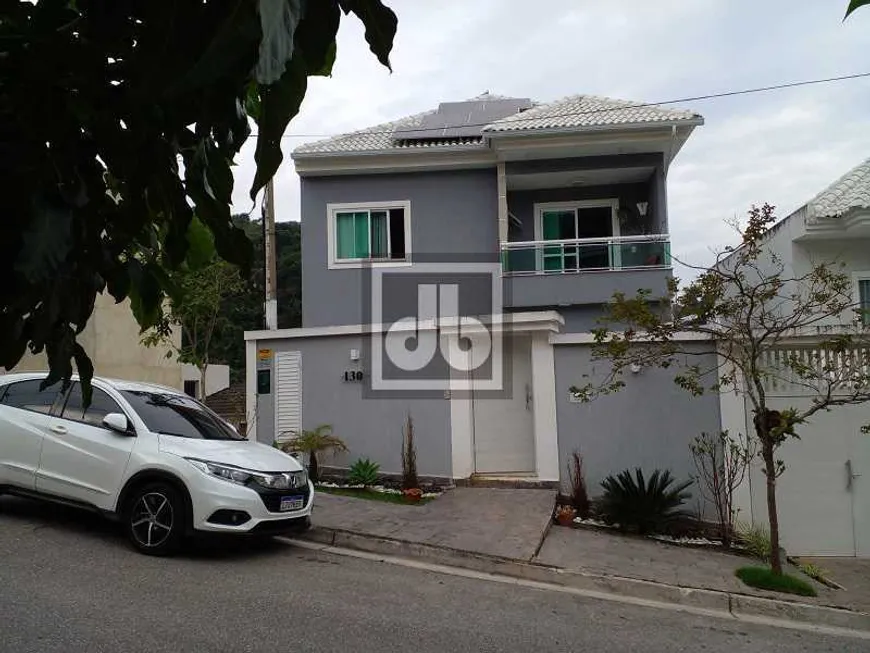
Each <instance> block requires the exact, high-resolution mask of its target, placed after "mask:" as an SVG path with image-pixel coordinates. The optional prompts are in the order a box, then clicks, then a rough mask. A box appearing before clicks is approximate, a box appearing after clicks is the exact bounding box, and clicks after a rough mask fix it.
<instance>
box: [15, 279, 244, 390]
mask: <svg viewBox="0 0 870 653" xmlns="http://www.w3.org/2000/svg"><path fill="white" fill-rule="evenodd" d="M141 338H142V336H141V334H140V331H139V325H138V324H137V322H136V319H135V318H134V317H133V312H132V311H131V309H130V302H129V300H127V301H123V302H121V303H120V304H118V303H116V302H115V300H114V299H113V298H112V296H111V295H108V294H99V295H97V300H96V303H95V305H94V312H93V314H92V315H91V318H90V320H88V324H87V326H86V327H85V329H84V331H83V332H82V333H81V334H80V335H79V337H78V341H79V342H80V343H81V345H82V347H84V348H85V351H86V352H88V355H89V356H90V357H91V361H92V362H93V364H94V371H95V373H96V374H97V375H98V376H103V377H108V378H115V379H129V380H133V381H147V382H151V383H158V384H160V385H166V386H170V387H172V388H177V389H179V390H182V389H183V390H184V391H185V392H186V393H187V394H189V395H191V396H197V393H198V389H199V371H198V370H197V369H196V367H194V366H193V365H182V364H180V363H178V361H176V360H175V356H174V354H173V346H174V345H177V344H178V339H179V338H180V335H179V334H178V333H176V334H173V340H174V341H175V342H174V345H173V346H170V345H168V344H165V343H161V344H159V345H156V346H154V347H146V346H144V345H143V344H142V342H141ZM47 369H48V364H47V361H46V358H45V354H39V355H36V356H34V355H33V354H30V353H29V352H28V353H26V354H25V355H24V357H23V358H22V359H21V361H20V362H19V363H18V365H16V366H15V368H14V369H13V370H12V371H13V372H41V371H43V370H47ZM3 373H4V371H3V369H2V368H0V374H3ZM205 385H206V396H208V395H212V394H214V393H215V392H218V391H220V390H223V389H225V388H227V387H229V385H230V368H229V366H227V365H209V367H208V370H207V373H206V384H205Z"/></svg>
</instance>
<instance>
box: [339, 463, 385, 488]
mask: <svg viewBox="0 0 870 653" xmlns="http://www.w3.org/2000/svg"><path fill="white" fill-rule="evenodd" d="M380 469H381V466H380V465H378V464H377V463H374V462H372V461H371V460H369V459H368V458H359V459H357V461H356V462H354V464H353V465H351V466H350V474H349V475H348V477H347V482H348V483H350V484H351V485H363V486H366V487H368V486H369V485H374V484H375V483H377V482H378V471H380Z"/></svg>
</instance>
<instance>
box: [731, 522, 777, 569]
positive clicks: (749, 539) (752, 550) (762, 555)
mask: <svg viewBox="0 0 870 653" xmlns="http://www.w3.org/2000/svg"><path fill="white" fill-rule="evenodd" d="M737 543H738V544H739V545H740V546H741V548H742V549H743V550H744V551H746V553H748V554H749V555H751V556H752V557H753V558H758V559H759V560H763V561H764V562H767V561H768V560H770V551H771V549H770V531H768V530H767V529H766V528H765V527H764V526H757V525H755V524H747V523H745V522H741V523H738V524H737Z"/></svg>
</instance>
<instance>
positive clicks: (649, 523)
mask: <svg viewBox="0 0 870 653" xmlns="http://www.w3.org/2000/svg"><path fill="white" fill-rule="evenodd" d="M691 484H692V481H691V480H688V481H683V482H682V483H676V484H675V481H674V478H673V477H672V476H671V473H670V472H669V471H667V470H665V471H661V470H658V469H657V470H656V471H654V472H653V473H652V474H651V475H650V477H649V480H648V481H647V480H645V479H644V475H643V471H642V470H641V469H640V468H636V469H635V470H634V475H632V473H631V471H630V470H628V469H626V470H624V471H622V472H620V473H619V474H617V475H616V476H613V475H611V476H608V477H607V478H606V479H604V481H602V483H601V486H602V487H603V488H604V496H603V497H602V498H601V506H600V509H601V515H602V517H603V518H604V520H605V521H606V522H609V523H612V524H619V526H620V528H622V529H623V530H634V531H637V532H638V533H641V534H647V533H654V532H659V531H662V530H664V529H665V528H666V527H667V526H669V525H670V524H672V523H673V522H674V521H675V520H678V519H681V518H684V517H687V516H688V515H689V513H688V512H686V511H683V510H678V508H679V506H681V505H682V504H683V503H684V502H685V501H686V499H688V498H689V497H691V496H692V495H691V494H690V493H689V492H686V488H688V487H689V486H690V485H691Z"/></svg>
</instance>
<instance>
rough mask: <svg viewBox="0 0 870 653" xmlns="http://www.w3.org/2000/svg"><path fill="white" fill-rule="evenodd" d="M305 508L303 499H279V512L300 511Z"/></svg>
mask: <svg viewBox="0 0 870 653" xmlns="http://www.w3.org/2000/svg"><path fill="white" fill-rule="evenodd" d="M304 507H305V497H281V507H280V510H281V512H287V511H288V510H302V509H303V508H304Z"/></svg>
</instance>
